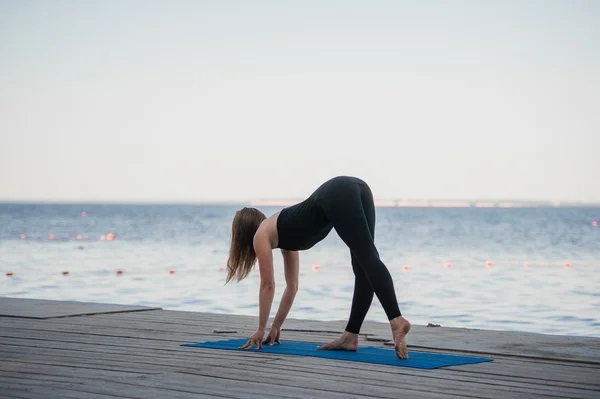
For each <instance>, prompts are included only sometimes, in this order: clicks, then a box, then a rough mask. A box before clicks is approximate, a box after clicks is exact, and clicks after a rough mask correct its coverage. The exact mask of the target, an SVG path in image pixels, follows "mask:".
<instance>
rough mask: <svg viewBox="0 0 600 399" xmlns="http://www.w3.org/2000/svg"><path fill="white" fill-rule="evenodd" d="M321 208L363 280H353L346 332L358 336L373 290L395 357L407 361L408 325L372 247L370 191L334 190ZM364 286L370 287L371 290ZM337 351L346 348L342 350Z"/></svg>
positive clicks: (358, 187)
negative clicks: (389, 329) (389, 327)
mask: <svg viewBox="0 0 600 399" xmlns="http://www.w3.org/2000/svg"><path fill="white" fill-rule="evenodd" d="M333 194H335V195H333ZM322 206H323V209H324V211H325V215H326V216H327V218H328V219H329V220H330V221H331V222H332V224H333V228H334V229H335V230H336V232H337V233H338V235H339V236H340V238H341V239H342V241H344V243H346V245H347V246H348V247H349V248H350V251H351V253H352V256H353V260H354V263H356V264H357V265H358V266H360V269H361V270H362V271H363V272H364V276H366V280H367V281H365V279H364V277H363V276H362V275H361V274H360V273H359V274H357V275H356V277H355V282H356V283H358V284H359V285H355V288H354V297H353V302H352V311H351V315H350V319H349V320H348V325H347V329H346V331H347V332H349V333H352V334H358V331H359V330H360V326H361V325H362V322H363V320H364V317H365V315H366V312H367V311H368V309H369V306H370V301H371V300H372V294H370V292H371V290H373V291H374V293H375V295H377V299H379V302H380V303H381V305H382V307H383V309H384V311H385V313H386V315H387V317H388V320H390V324H391V325H392V332H393V334H394V341H395V343H396V353H397V354H398V356H399V357H401V358H404V357H407V355H406V344H405V342H404V336H405V335H406V333H408V330H409V329H410V323H408V321H407V320H405V319H404V318H403V317H401V313H400V309H399V307H398V301H397V299H396V292H395V290H394V283H393V280H392V276H391V275H390V272H389V270H388V269H387V267H386V266H385V264H384V263H383V262H382V261H381V259H380V258H379V253H378V251H377V248H376V247H375V242H374V227H375V206H374V203H373V195H372V193H371V190H370V189H369V187H368V186H367V185H365V184H349V185H344V186H338V187H337V188H336V190H335V193H330V195H328V196H325V197H324V198H323V199H322ZM371 226H373V227H372V230H373V233H371ZM354 263H353V267H354ZM366 282H368V283H369V284H366ZM367 286H370V287H372V288H371V290H369V289H368V288H367ZM350 347H352V345H351V346H350ZM324 349H328V348H326V347H325V348H324ZM338 349H340V348H338ZM341 349H347V348H346V347H343V346H342V347H341Z"/></svg>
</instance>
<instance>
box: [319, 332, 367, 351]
mask: <svg viewBox="0 0 600 399" xmlns="http://www.w3.org/2000/svg"><path fill="white" fill-rule="evenodd" d="M317 349H323V350H343V351H356V350H357V349H358V334H353V333H350V332H348V331H344V334H342V336H341V337H340V338H338V339H336V340H335V341H333V342H330V343H328V344H325V345H322V346H319V347H317Z"/></svg>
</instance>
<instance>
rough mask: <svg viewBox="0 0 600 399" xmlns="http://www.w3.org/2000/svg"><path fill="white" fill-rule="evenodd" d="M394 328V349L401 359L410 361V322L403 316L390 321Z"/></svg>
mask: <svg viewBox="0 0 600 399" xmlns="http://www.w3.org/2000/svg"><path fill="white" fill-rule="evenodd" d="M390 326H391V327H392V336H393V337H394V349H395V350H396V356H398V358H399V359H408V349H407V348H406V339H405V338H406V334H408V332H409V331H410V322H409V321H408V320H406V319H405V318H404V317H402V316H398V317H396V318H395V319H392V320H390Z"/></svg>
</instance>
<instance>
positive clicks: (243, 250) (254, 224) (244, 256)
mask: <svg viewBox="0 0 600 399" xmlns="http://www.w3.org/2000/svg"><path fill="white" fill-rule="evenodd" d="M266 218H267V217H266V216H265V215H264V213H262V212H261V211H259V210H258V209H256V208H246V207H244V208H242V209H240V210H239V211H237V212H236V213H235V216H234V217H233V223H232V224H231V246H230V248H229V259H227V278H226V280H225V284H227V283H228V282H229V281H231V280H233V279H234V278H235V280H237V281H241V280H243V279H244V278H246V276H248V274H249V273H250V271H251V270H252V268H253V267H254V264H255V263H256V253H255V252H254V234H255V233H256V230H258V226H260V224H261V222H262V221H263V220H265V219H266Z"/></svg>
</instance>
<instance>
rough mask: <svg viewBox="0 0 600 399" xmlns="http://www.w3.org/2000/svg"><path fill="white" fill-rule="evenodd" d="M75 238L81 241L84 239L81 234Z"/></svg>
mask: <svg viewBox="0 0 600 399" xmlns="http://www.w3.org/2000/svg"><path fill="white" fill-rule="evenodd" d="M75 238H76V239H77V240H81V239H82V238H83V237H82V235H81V234H77V235H76V236H75Z"/></svg>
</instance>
